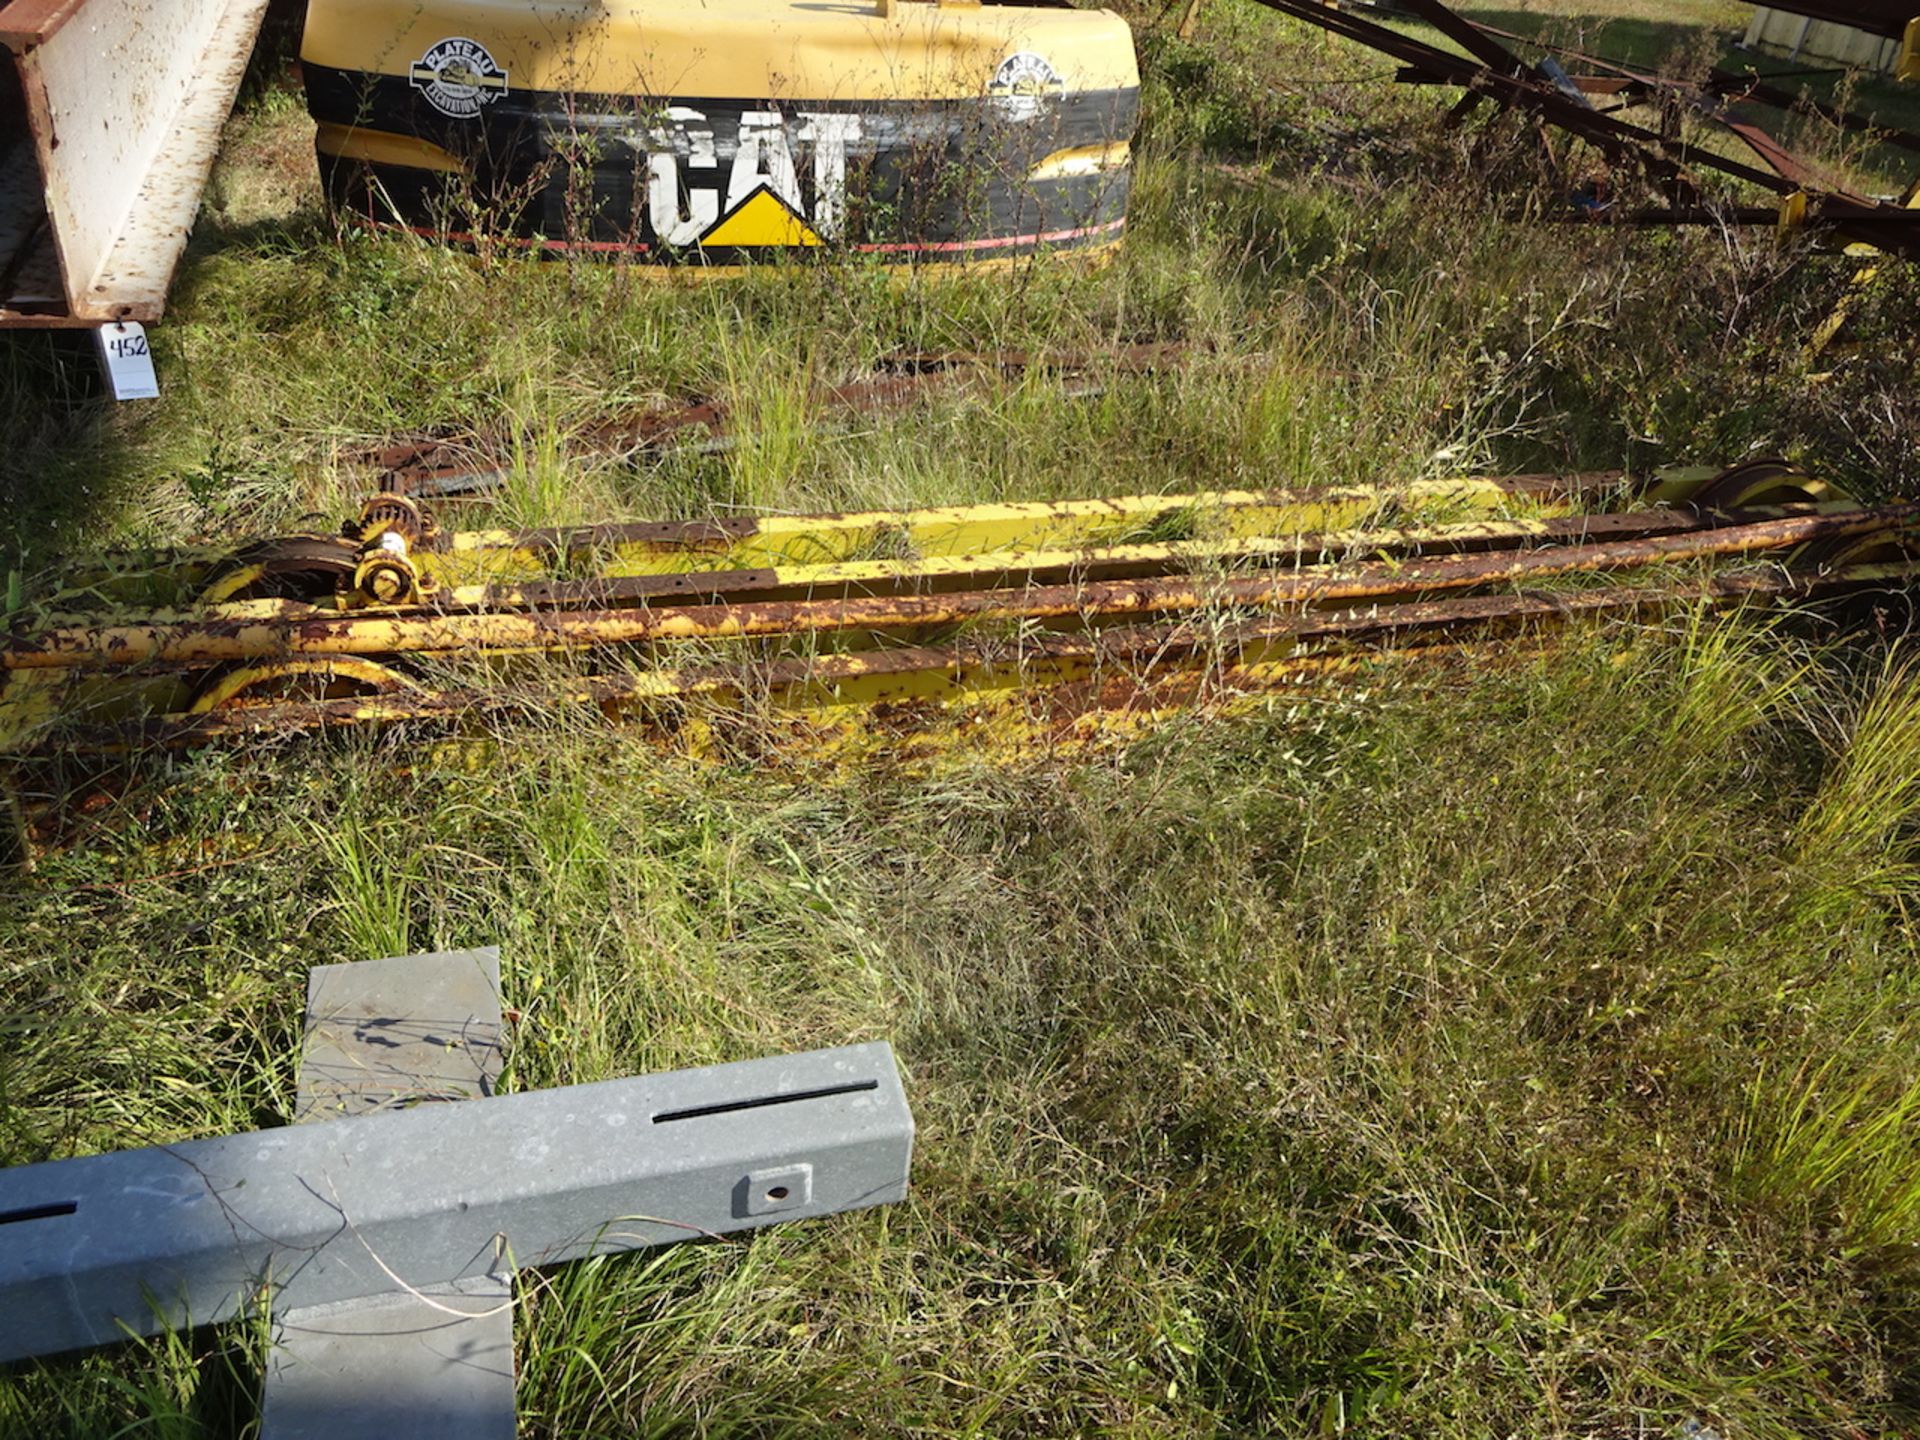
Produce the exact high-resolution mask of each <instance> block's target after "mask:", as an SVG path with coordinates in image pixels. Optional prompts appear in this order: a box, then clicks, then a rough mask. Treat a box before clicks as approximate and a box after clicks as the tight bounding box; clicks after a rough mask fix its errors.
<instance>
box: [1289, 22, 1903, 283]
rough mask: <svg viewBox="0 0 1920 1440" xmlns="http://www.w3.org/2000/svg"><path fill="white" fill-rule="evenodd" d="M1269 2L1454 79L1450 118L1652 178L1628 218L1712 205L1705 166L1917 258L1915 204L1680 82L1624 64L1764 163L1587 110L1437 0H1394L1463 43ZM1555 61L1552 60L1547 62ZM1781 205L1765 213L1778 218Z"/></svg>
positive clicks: (1419, 69) (1416, 75)
mask: <svg viewBox="0 0 1920 1440" xmlns="http://www.w3.org/2000/svg"><path fill="white" fill-rule="evenodd" d="M1258 3H1259V4H1261V5H1264V6H1265V7H1266V8H1268V9H1269V10H1274V11H1277V12H1278V13H1280V14H1283V15H1287V16H1290V17H1292V18H1294V19H1296V20H1302V21H1305V22H1306V23H1308V24H1310V25H1314V26H1317V27H1318V28H1320V29H1322V30H1326V31H1329V32H1331V33H1333V34H1336V35H1340V36H1343V37H1345V38H1347V39H1350V40H1354V41H1357V42H1358V43H1360V44H1362V45H1366V46H1368V47H1369V48H1371V49H1374V50H1377V51H1379V52H1380V53H1381V54H1384V55H1387V56H1389V57H1391V58H1393V59H1397V60H1399V61H1400V62H1401V63H1402V65H1403V67H1404V68H1403V70H1402V71H1401V73H1400V76H1399V78H1400V79H1401V80H1403V81H1407V82H1411V83H1417V84H1440V85H1449V86H1455V87H1458V88H1460V89H1463V90H1465V91H1466V92H1467V93H1466V95H1465V96H1464V97H1463V98H1462V99H1461V101H1460V102H1459V103H1458V104H1457V105H1456V106H1455V107H1454V110H1453V112H1452V118H1454V119H1456V120H1458V119H1463V118H1465V116H1466V115H1467V114H1468V113H1470V112H1471V110H1472V109H1473V108H1474V106H1476V105H1477V104H1478V103H1479V102H1480V101H1481V100H1483V99H1490V100H1492V101H1494V102H1495V103H1497V104H1498V105H1500V106H1501V107H1503V108H1505V109H1509V110H1514V111H1517V112H1520V113H1523V114H1526V115H1529V116H1531V117H1532V118H1533V119H1534V120H1535V121H1537V122H1541V123H1544V124H1548V125H1552V126H1554V127H1555V128H1557V129H1560V130H1563V131H1565V132H1567V133H1568V134H1570V135H1572V136H1574V137H1575V138H1577V139H1580V140H1584V141H1586V142H1587V143H1588V144H1590V145H1592V146H1594V148H1596V149H1597V150H1599V151H1600V152H1601V153H1602V154H1604V155H1605V156H1607V158H1608V159H1609V160H1610V161H1612V162H1613V163H1614V164H1617V165H1627V166H1633V167H1637V168H1639V169H1640V170H1642V171H1643V172H1645V173H1646V174H1647V175H1648V176H1649V177H1650V178H1652V179H1654V180H1655V181H1656V182H1658V183H1659V184H1660V186H1661V187H1662V189H1663V190H1664V192H1665V196H1666V200H1667V206H1666V210H1665V211H1663V210H1661V209H1658V208H1653V209H1647V210H1642V211H1639V212H1634V213H1633V220H1634V223H1639V224H1657V223H1662V218H1663V216H1664V214H1665V213H1666V211H1672V212H1675V213H1678V214H1683V215H1689V216H1691V215H1696V214H1709V213H1716V212H1718V211H1719V210H1720V207H1718V206H1716V205H1715V203H1714V200H1713V197H1712V196H1710V195H1709V194H1708V193H1707V192H1706V191H1705V190H1704V189H1702V187H1701V185H1700V182H1699V180H1698V179H1697V178H1696V177H1695V174H1694V173H1693V172H1694V171H1696V170H1700V169H1708V170H1714V171H1717V172H1719V173H1720V174H1722V175H1725V176H1727V177H1729V178H1731V179H1734V180H1738V181H1743V182H1745V183H1747V184H1749V185H1753V186H1756V187H1757V188H1759V189H1762V190H1766V191H1768V192H1770V193H1772V194H1774V195H1776V196H1778V197H1780V199H1781V200H1782V201H1783V202H1791V201H1795V200H1796V198H1797V197H1804V199H1805V204H1804V212H1803V213H1802V212H1801V210H1800V207H1799V206H1798V205H1797V204H1796V205H1795V206H1794V207H1793V210H1794V219H1795V223H1798V224H1808V225H1817V226H1819V227H1822V228H1825V229H1829V230H1832V231H1833V232H1835V233H1836V234H1838V235H1840V236H1842V237H1843V238H1845V239H1847V240H1850V241H1855V242H1859V243H1864V244H1868V245H1872V246H1875V247H1878V248H1880V249H1883V250H1893V251H1897V252H1899V253H1901V254H1904V255H1906V256H1907V257H1908V258H1913V259H1920V210H1909V209H1906V208H1905V207H1902V206H1898V205H1888V204H1883V203H1881V202H1879V201H1876V200H1873V199H1870V198H1868V197H1864V196H1860V195H1854V194H1851V193H1848V192H1846V191H1843V190H1837V189H1823V188H1820V187H1819V186H1818V185H1817V184H1816V183H1814V182H1815V181H1816V177H1815V176H1814V175H1813V174H1812V172H1811V170H1810V169H1809V168H1808V167H1807V166H1806V165H1805V164H1804V162H1801V161H1800V160H1798V158H1797V157H1795V156H1793V155H1792V154H1791V152H1789V151H1787V150H1786V149H1785V148H1784V147H1782V146H1781V145H1779V143H1778V142H1776V141H1774V140H1773V139H1772V137H1771V136H1769V135H1767V134H1766V132H1765V131H1763V130H1761V129H1760V128H1759V127H1758V126H1755V125H1752V124H1751V123H1749V122H1746V121H1742V120H1740V119H1738V118H1737V117H1735V116H1733V115H1731V114H1730V113H1729V112H1728V111H1727V110H1726V109H1725V107H1724V105H1723V104H1721V103H1720V101H1719V98H1718V97H1716V96H1711V95H1707V94H1699V95H1695V96H1692V97H1691V98H1690V97H1689V96H1688V95H1687V94H1686V92H1685V91H1684V90H1683V89H1682V88H1681V87H1676V86H1670V85H1667V84H1666V83H1665V82H1662V81H1658V80H1656V79H1654V78H1653V77H1648V76H1640V75H1635V74H1631V72H1628V74H1629V78H1630V79H1631V80H1632V81H1633V82H1635V83H1642V84H1645V85H1648V86H1651V87H1656V88H1658V89H1659V90H1660V91H1661V93H1663V94H1668V95H1673V96H1675V97H1676V98H1678V99H1681V100H1682V101H1686V102H1688V103H1689V108H1691V109H1693V110H1694V111H1695V112H1696V113H1699V114H1700V115H1702V116H1703V117H1705V118H1707V119H1709V120H1711V121H1713V122H1714V123H1716V124H1718V125H1720V126H1721V127H1722V128H1723V129H1725V130H1727V131H1728V132H1729V133H1731V134H1733V135H1735V136H1737V137H1738V138H1739V139H1740V140H1741V141H1743V142H1744V143H1745V144H1746V145H1747V146H1748V147H1749V148H1750V149H1752V150H1753V151H1754V153H1755V155H1756V156H1757V157H1758V158H1759V159H1760V160H1761V161H1763V162H1764V163H1765V165H1766V166H1767V167H1768V168H1761V167H1759V166H1755V165H1750V164H1747V163H1746V162H1745V161H1742V160H1737V159H1733V158H1731V157H1728V156H1725V155H1720V154H1717V153H1715V152H1714V151H1712V150H1709V149H1706V148H1704V147H1702V146H1698V145H1692V144H1688V143H1687V142H1686V141H1685V140H1684V139H1681V138H1678V137H1675V136H1669V135H1662V134H1661V133H1659V132H1658V131H1655V130H1650V129H1648V128H1646V127H1645V126H1641V125H1635V124H1633V123H1631V122H1629V121H1626V120H1622V119H1620V118H1618V117H1617V116H1615V115H1613V114H1611V113H1609V112H1608V111H1604V110H1600V109H1598V108H1596V107H1595V106H1594V105H1593V104H1592V103H1591V101H1589V100H1588V99H1587V98H1586V97H1585V96H1584V95H1583V94H1581V93H1580V90H1579V89H1578V87H1577V86H1576V85H1575V84H1574V82H1573V81H1572V80H1571V79H1568V78H1566V77H1565V76H1564V75H1560V76H1556V75H1554V74H1552V73H1550V71H1549V69H1548V68H1547V67H1543V66H1539V65H1534V64H1531V63H1529V62H1528V61H1526V60H1524V59H1522V58H1521V57H1520V56H1519V55H1517V54H1515V53H1514V52H1513V51H1512V50H1511V49H1509V48H1508V47H1507V46H1506V45H1504V44H1503V43H1501V40H1500V38H1499V37H1498V36H1496V35H1495V34H1493V33H1492V32H1490V31H1489V30H1487V29H1485V28H1484V27H1481V26H1477V25H1475V24H1473V23H1472V22H1470V21H1468V20H1465V19H1463V18H1461V17H1460V16H1459V15H1457V14H1455V13H1454V12H1453V11H1452V10H1451V9H1450V8H1448V7H1447V6H1446V5H1444V4H1442V3H1440V0H1403V5H1404V8H1405V9H1406V11H1407V12H1408V13H1410V14H1411V15H1413V16H1414V17H1415V18H1417V19H1420V20H1424V21H1426V22H1427V23H1428V24H1430V25H1433V26H1434V27H1435V28H1437V29H1438V30H1439V31H1440V32H1441V33H1442V34H1443V35H1446V36H1447V37H1448V38H1450V39H1452V40H1454V41H1455V42H1456V43H1458V44H1459V45H1461V46H1462V48H1464V49H1466V50H1467V51H1468V54H1467V55H1464V56H1463V55H1458V54H1455V53H1454V52H1452V51H1450V50H1446V49H1442V48H1441V47H1439V46H1437V45H1433V44H1429V43H1428V42H1426V41H1424V40H1420V39H1417V38H1415V37H1413V36H1409V35H1403V34H1401V33H1400V32H1399V31H1397V30H1393V29H1390V28H1389V27H1387V26H1385V25H1381V24H1378V23H1376V22H1374V21H1371V20H1367V19H1364V18H1362V17H1361V16H1358V15H1353V14H1349V13H1347V12H1345V11H1342V10H1339V9H1335V8H1333V7H1330V6H1326V5H1323V4H1320V3H1318V0H1258ZM1555 68H1557V67H1555ZM1724 213H1725V214H1726V215H1727V216H1728V223H1734V222H1736V221H1740V220H1743V219H1744V218H1745V217H1746V216H1747V215H1748V214H1750V213H1751V211H1750V210H1749V209H1746V208H1739V207H1736V208H1732V209H1728V210H1726V211H1725V212H1724ZM1787 213H1788V212H1787V211H1785V210H1776V211H1771V212H1768V215H1767V218H1768V219H1769V220H1770V221H1774V222H1779V221H1781V220H1782V218H1783V216H1784V215H1785V214H1787Z"/></svg>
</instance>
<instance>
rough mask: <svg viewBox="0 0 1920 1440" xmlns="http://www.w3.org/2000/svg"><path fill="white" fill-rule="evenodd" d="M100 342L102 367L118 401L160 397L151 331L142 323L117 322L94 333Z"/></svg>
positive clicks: (103, 326)
mask: <svg viewBox="0 0 1920 1440" xmlns="http://www.w3.org/2000/svg"><path fill="white" fill-rule="evenodd" d="M94 335H95V336H96V337H97V338H98V339H99V342H100V364H101V366H102V368H104V369H105V370H106V372H107V385H108V387H109V388H110V389H111V390H112V391H113V398H114V399H116V400H152V399H154V398H155V397H156V396H158V395H159V393H160V381H159V380H158V379H157V378H155V376H154V373H153V352H152V351H151V350H149V349H148V348H147V329H146V326H144V325H142V324H141V323H140V322H139V321H138V320H116V321H114V322H113V324H111V325H102V326H101V327H100V328H99V329H98V330H96V331H94Z"/></svg>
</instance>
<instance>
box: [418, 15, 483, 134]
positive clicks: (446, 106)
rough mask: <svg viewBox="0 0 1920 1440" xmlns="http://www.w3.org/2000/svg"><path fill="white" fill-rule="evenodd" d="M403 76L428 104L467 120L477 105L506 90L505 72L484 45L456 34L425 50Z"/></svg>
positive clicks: (480, 105)
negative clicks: (405, 75)
mask: <svg viewBox="0 0 1920 1440" xmlns="http://www.w3.org/2000/svg"><path fill="white" fill-rule="evenodd" d="M407 78H408V79H410V80H411V81H412V82H413V88H414V89H416V90H418V91H419V92H420V93H421V94H422V95H424V96H425V97H426V101H427V103H428V104H429V105H431V106H433V108H434V109H436V110H438V111H439V112H440V113H441V114H442V115H451V116H452V117H453V118H454V119H456V120H471V119H472V118H473V117H474V116H476V115H478V114H479V113H480V110H481V107H483V106H485V105H486V104H487V103H488V102H489V101H493V100H497V99H499V98H500V97H501V96H502V95H504V94H506V93H507V72H506V71H505V70H502V69H501V68H500V67H499V66H498V65H496V64H494V61H493V56H492V55H490V54H488V53H487V47H486V46H484V45H482V44H481V43H480V42H479V41H478V40H467V39H463V38H461V37H459V36H450V37H449V38H447V39H445V40H442V41H440V42H439V43H438V44H436V45H435V46H434V47H433V48H432V49H430V50H428V51H427V53H426V54H424V55H422V56H421V57H420V58H419V59H418V60H416V61H415V62H414V64H413V67H412V68H411V69H410V70H409V71H408V72H407Z"/></svg>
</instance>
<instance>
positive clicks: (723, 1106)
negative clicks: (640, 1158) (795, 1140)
mask: <svg viewBox="0 0 1920 1440" xmlns="http://www.w3.org/2000/svg"><path fill="white" fill-rule="evenodd" d="M879 1088H880V1082H879V1081H878V1080H855V1081H852V1082H851V1083H849V1084H846V1085H827V1086H823V1087H822V1088H820V1089H818V1090H794V1091H791V1092H789V1093H788V1094H785V1095H762V1096H759V1097H758V1098H756V1099H753V1100H723V1101H721V1102H719V1103H718V1104H714V1105H695V1106H692V1107H691V1108H689V1109H686V1110H663V1111H661V1112H660V1113H659V1114H658V1115H656V1116H654V1117H653V1123H654V1124H656V1125H665V1124H667V1123H669V1122H670V1121H674V1120H700V1119H704V1118H705V1117H706V1116H709V1115H731V1114H733V1113H734V1112H735V1111H737V1110H764V1109H765V1108H766V1107H767V1106H769V1105H792V1104H794V1103H795V1102H797V1101H800V1100H826V1099H830V1098H832V1097H833V1096H835V1095H858V1094H859V1093H861V1092H862V1091H863V1090H878V1089H879ZM773 1198H774V1199H776V1200H779V1199H783V1198H784V1197H783V1196H779V1195H775V1196H773Z"/></svg>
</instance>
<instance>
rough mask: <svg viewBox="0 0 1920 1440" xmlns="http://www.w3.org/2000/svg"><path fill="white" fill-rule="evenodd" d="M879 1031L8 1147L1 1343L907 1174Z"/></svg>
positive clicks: (685, 1230) (603, 1242)
mask: <svg viewBox="0 0 1920 1440" xmlns="http://www.w3.org/2000/svg"><path fill="white" fill-rule="evenodd" d="M912 1149H913V1117H912V1115H911V1113H910V1112H909V1110H908V1107H907V1099H906V1094H905V1091H904V1090H903V1088H902V1086H901V1083H900V1076H899V1072H898V1069H897V1068H896V1065H895V1063H894V1057H893V1050H892V1047H890V1046H888V1045H886V1044H885V1043H873V1044H867V1045H855V1046H848V1047H845V1048H841V1049H835V1050H817V1051H811V1052H808V1053H804V1054H799V1055H790V1056H783V1057H779V1058H772V1059H765V1060H749V1061H744V1062H741V1063H738V1064H731V1065H715V1066H711V1067H708V1068H705V1069H698V1070H681V1071H674V1072H671V1073H667V1074H662V1075H644V1076H637V1077H634V1078H632V1079H626V1080H609V1081H603V1082H601V1083H598V1084H593V1085H580V1086H571V1087H567V1088H564V1089H556V1090H539V1091H532V1092H529V1093H525V1094H517V1095H507V1096H499V1097H492V1098H487V1099H476V1100H463V1101H461V1102H460V1103H459V1104H455V1105H424V1106H419V1107H416V1108H414V1109H409V1110H401V1111H395V1112H385V1113H375V1114H371V1115H364V1116H356V1117H352V1118H347V1119H339V1120H332V1121H329V1122H328V1123H327V1124H324V1125H294V1126H289V1127H287V1128H285V1129H280V1130H267V1131H258V1132H254V1133H251V1134H243V1135H230V1136H222V1137H219V1138H216V1139H208V1140H195V1141H189V1142H186V1143H184V1144H180V1145H170V1146H157V1147H154V1148H152V1149H145V1150H128V1151H119V1152H114V1153H109V1154H104V1155H94V1156H87V1157H84V1158H81V1159H76V1160H59V1161H52V1162H48V1163H45V1164H39V1165H26V1166H20V1167H17V1168H14V1169H9V1170H0V1362H6V1361H13V1360H18V1359H22V1358H25V1357H28V1356H35V1355H51V1354H56V1353H58V1352H61V1351H65V1350H72V1349H79V1348H82V1347H86V1346H91V1345H97V1344H104V1343H107V1342H110V1341H115V1340H119V1339H123V1338H125V1337H126V1335H127V1334H129V1333H139V1334H151V1333H154V1332H156V1331H158V1330H162V1329H166V1328H171V1327H180V1326H186V1325H197V1324H204V1323H209V1322H213V1321H218V1320H223V1319H226V1318H229V1317H231V1316H233V1315H235V1314H239V1313H241V1312H243V1311H245V1310H247V1309H249V1308H250V1307H251V1306H253V1305H255V1304H258V1303H262V1302H264V1303H267V1304H269V1305H270V1306H271V1308H272V1309H273V1310H274V1311H276V1312H278V1311H282V1310H286V1309H291V1308H296V1307H303V1306H312V1305H321V1304H327V1303H329V1302H333V1301H339V1300H348V1299H354V1298H358V1297H362V1296H368V1295H381V1294H389V1293H391V1292H393V1291H394V1290H396V1289H397V1288H402V1287H409V1288H414V1289H417V1290H421V1291H427V1290H433V1289H441V1288H443V1287H447V1286H451V1285H455V1284H456V1283H457V1282H462V1281H471V1280H473V1279H474V1278H475V1277H480V1276H487V1275H493V1276H499V1275H502V1274H505V1273H506V1272H507V1271H509V1270H511V1269H514V1268H522V1267H526V1266H532V1265H546V1264H552V1263H555V1262H558V1261H562V1260H571V1259H576V1258H579V1257H581V1256H586V1255H604V1254H613V1253H619V1252H624V1251H629V1250H634V1249H639V1248H642V1247H645V1246H650V1245H659V1244H668V1243H671V1242H674V1241H680V1240H687V1239H694V1238H698V1237H701V1236H711V1235H719V1234H724V1233H727V1232H729V1231H736V1230H744V1229H750V1228H753V1227H755V1226H760V1225H767V1224H773V1223H776V1222H780V1221H786V1220H799V1219H807V1218H812V1217H817V1216H823V1215H829V1214H833V1213H836V1212H839V1211H843V1210H855V1209H861V1208H864V1207H867V1206H871V1205H881V1204H886V1203H888V1202H891V1201H897V1200H900V1199H902V1198H904V1196H905V1194H906V1186H907V1171H908V1166H909V1163H910V1161H911V1158H912Z"/></svg>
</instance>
